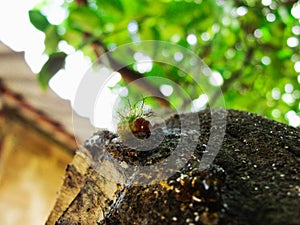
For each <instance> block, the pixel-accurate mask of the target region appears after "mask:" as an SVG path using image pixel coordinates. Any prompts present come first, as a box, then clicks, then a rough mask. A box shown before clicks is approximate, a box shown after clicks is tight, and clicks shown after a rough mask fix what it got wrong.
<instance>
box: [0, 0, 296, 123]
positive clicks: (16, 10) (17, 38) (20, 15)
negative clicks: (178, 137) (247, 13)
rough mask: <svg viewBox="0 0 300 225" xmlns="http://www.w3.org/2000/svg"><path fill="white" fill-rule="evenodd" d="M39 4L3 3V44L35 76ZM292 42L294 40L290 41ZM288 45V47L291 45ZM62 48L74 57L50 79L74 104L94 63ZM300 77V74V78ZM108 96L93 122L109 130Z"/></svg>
mask: <svg viewBox="0 0 300 225" xmlns="http://www.w3.org/2000/svg"><path fill="white" fill-rule="evenodd" d="M62 1H63V0H53V1H51V4H52V5H51V6H49V7H48V8H47V12H48V13H47V14H48V15H49V17H48V19H49V20H50V22H51V23H60V22H61V20H62V19H63V18H64V16H65V12H64V11H63V10H61V9H60V10H59V5H60V3H61V2H62ZM38 2H39V0H9V1H7V0H5V1H4V0H0V41H2V42H4V43H5V44H6V45H8V46H9V47H10V48H12V49H13V50H15V51H24V52H25V59H26V61H27V63H28V64H29V66H30V67H31V69H32V70H33V72H35V73H37V72H38V71H39V70H40V69H41V67H42V65H43V64H44V62H46V60H47V56H45V55H43V51H44V44H43V42H44V34H43V33H42V32H40V31H38V30H36V29H35V28H34V27H33V25H31V23H30V21H29V17H28V10H30V9H32V8H33V7H34V6H35V5H36V4H37V3H38ZM270 2H272V1H271V0H262V3H263V4H264V5H268V4H269V3H270ZM291 13H292V15H293V16H294V17H295V18H297V19H300V16H299V15H300V4H298V5H297V7H294V8H293V10H292V12H291ZM296 28H297V27H296ZM296 28H295V29H296ZM298 28H299V26H298ZM191 38H193V37H192V36H188V37H187V40H189V39H191ZM190 41H191V40H190ZM292 41H293V40H292V39H291V40H290V42H292ZM288 42H289V40H288ZM287 44H288V45H289V43H287ZM298 44H299V43H298ZM60 47H61V48H62V49H63V50H64V51H66V52H67V53H73V54H72V55H71V56H69V57H68V58H67V63H66V70H63V71H60V72H59V73H58V74H57V75H56V76H55V77H54V78H53V79H52V80H51V82H50V87H51V88H52V89H53V90H54V91H55V92H56V93H57V94H58V95H59V96H60V97H61V98H64V99H69V100H70V101H71V102H72V104H74V96H75V95H76V92H77V87H78V85H79V84H80V81H81V79H82V77H83V75H84V74H85V72H86V71H87V69H88V68H89V67H90V65H91V62H90V61H89V60H88V59H86V58H85V57H84V56H83V55H82V54H81V53H80V52H75V51H74V49H72V48H70V47H68V46H67V45H65V44H64V43H62V44H61V45H60ZM299 63H300V62H298V64H299ZM299 66H300V64H299V65H298V66H297V63H296V64H295V70H296V71H298V70H299V71H300V69H299V68H300V67H299ZM299 77H300V75H299V76H298V79H299ZM299 82H300V80H299ZM105 93H106V94H107V98H106V99H107V101H106V102H101V110H100V108H96V109H95V113H96V114H97V115H98V116H97V118H101V121H93V123H94V124H96V126H97V127H106V128H110V127H111V124H112V118H111V115H112V106H113V104H114V102H115V100H116V95H112V94H111V93H110V92H109V90H108V89H107V90H105ZM200 97H201V96H200ZM282 97H284V96H282ZM283 100H284V99H283ZM195 101H196V100H195ZM299 107H300V103H299ZM104 109H105V110H106V111H105V110H104ZM81 115H84V113H81ZM100 115H101V116H100ZM84 116H86V115H84ZM286 116H287V118H288V119H289V122H290V125H292V126H299V125H300V117H299V116H298V115H297V114H296V113H295V112H294V111H290V112H288V113H287V114H286Z"/></svg>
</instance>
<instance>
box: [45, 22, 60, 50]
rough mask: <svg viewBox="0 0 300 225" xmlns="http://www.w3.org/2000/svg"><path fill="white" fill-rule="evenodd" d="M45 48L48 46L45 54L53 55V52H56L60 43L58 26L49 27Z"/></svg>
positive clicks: (46, 32) (46, 33) (46, 31)
mask: <svg viewBox="0 0 300 225" xmlns="http://www.w3.org/2000/svg"><path fill="white" fill-rule="evenodd" d="M45 35H46V38H45V41H44V43H45V46H46V50H45V52H46V53H47V54H52V53H53V52H56V50H57V46H58V42H59V41H60V37H59V35H58V33H57V28H56V26H53V25H51V26H49V27H48V28H47V29H46V30H45Z"/></svg>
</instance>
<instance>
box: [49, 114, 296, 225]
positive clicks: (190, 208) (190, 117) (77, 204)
mask: <svg viewBox="0 0 300 225" xmlns="http://www.w3.org/2000/svg"><path fill="white" fill-rule="evenodd" d="M195 115H196V116H197V118H199V121H200V125H199V126H198V129H196V130H195V129H194V128H192V129H189V126H190V127H194V124H195V120H194V119H195ZM212 118H214V120H213V119H212ZM183 120H184V121H188V123H187V124H186V123H185V122H183ZM224 120H225V121H226V129H225V126H224V125H225V124H224ZM184 124H185V125H184ZM165 125H166V127H160V126H153V131H152V134H151V136H152V137H153V138H154V139H153V140H154V142H155V140H158V139H159V138H161V137H162V136H163V139H162V141H161V142H158V144H157V146H155V147H154V148H151V149H150V150H149V148H147V147H149V146H147V145H148V144H149V143H150V144H151V143H153V142H149V143H148V144H147V143H146V140H138V141H137V143H138V145H137V146H136V148H133V147H132V145H131V144H135V143H134V142H128V143H126V141H125V142H124V141H123V142H121V141H120V140H119V139H118V138H116V135H114V134H112V133H109V132H108V131H99V132H97V133H95V134H94V135H93V136H92V137H91V138H90V139H88V140H87V141H86V143H85V148H83V149H82V150H81V151H80V152H79V153H78V154H77V155H76V156H75V158H74V161H73V163H72V164H71V165H69V167H68V168H67V171H66V176H65V181H64V185H63V187H62V188H61V193H60V195H59V197H58V200H57V203H56V205H55V207H54V209H53V211H52V213H51V215H50V217H49V220H48V222H47V225H53V224H60V225H62V224H69V225H71V224H72V225H73V224H74V225H75V224H106V225H109V224H116V225H117V224H118V225H119V224H124V225H129V224H139V225H140V224H148V225H156V224H162V225H165V224H168V225H169V224H203V225H214V224H220V225H223V224H224V225H225V224H226V225H229V224H230V225H259V224H261V225H266V224H269V225H275V224H276V225H277V224H278V225H279V224H285V225H299V224H300V222H299V221H300V185H299V184H300V176H299V174H300V173H299V172H300V165H299V164H300V163H299V162H300V131H299V129H297V128H293V127H290V126H287V125H285V124H281V123H278V122H275V121H271V120H269V119H265V118H262V117H260V116H257V115H253V114H250V113H246V112H239V111H234V110H229V111H225V110H216V111H213V113H210V112H208V111H205V112H200V113H199V114H186V115H181V116H178V115H175V116H173V117H171V118H170V119H168V120H167V121H166V124H165ZM186 125H187V127H185V126H186ZM222 129H224V131H225V133H224V134H225V136H224V137H223V136H222V132H220V131H222ZM162 134H163V135H162ZM195 140H196V141H197V143H196V145H195V148H193V149H190V147H191V146H192V145H193V141H195ZM218 143H222V144H221V145H220V149H218ZM128 145H129V146H131V147H128ZM178 146H180V149H178V148H177V147H178ZM142 147H145V149H147V151H145V150H143V149H141V148H142ZM208 156H209V157H213V158H214V160H213V163H209V161H205V162H204V163H203V161H201V159H203V158H205V157H208ZM172 157H174V158H172ZM209 157H208V159H209ZM167 158H172V160H170V161H168V162H167V160H166V159H167ZM207 162H208V163H207ZM205 163H207V165H205Z"/></svg>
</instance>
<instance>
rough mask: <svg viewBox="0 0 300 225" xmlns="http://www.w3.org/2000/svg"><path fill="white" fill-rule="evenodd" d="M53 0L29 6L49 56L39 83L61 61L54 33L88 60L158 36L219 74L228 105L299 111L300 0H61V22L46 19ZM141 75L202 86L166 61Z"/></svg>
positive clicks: (287, 117)
mask: <svg viewBox="0 0 300 225" xmlns="http://www.w3.org/2000/svg"><path fill="white" fill-rule="evenodd" d="M52 3H53V1H44V2H43V3H41V4H39V5H38V6H37V7H36V8H35V9H33V10H32V11H30V13H29V16H30V20H31V22H32V24H33V25H34V26H35V27H36V28H37V29H39V30H41V31H43V32H44V33H45V36H46V38H45V46H46V48H45V52H46V53H47V54H48V55H49V61H48V62H47V63H46V64H45V66H44V67H43V68H42V70H41V72H40V74H39V81H40V83H41V84H42V85H43V86H45V84H47V82H48V81H49V80H50V79H51V77H52V76H53V75H54V74H55V73H56V72H57V71H58V69H59V68H61V67H63V66H64V60H65V58H66V55H65V53H62V52H61V51H62V49H60V48H59V43H60V42H61V41H65V42H67V43H68V44H69V45H71V46H73V47H74V48H75V49H76V50H80V51H82V52H84V53H85V55H87V56H89V57H90V58H91V59H92V60H95V59H96V58H97V56H99V54H101V53H103V52H104V51H107V50H109V49H111V48H113V47H115V46H119V45H121V44H125V43H130V42H133V41H138V40H163V41H168V42H172V43H176V44H179V45H181V46H183V47H185V48H188V49H191V50H192V51H193V52H195V53H196V54H197V55H199V57H200V58H202V59H203V60H204V62H205V63H206V64H207V65H208V66H209V67H210V68H211V69H212V71H213V74H214V76H215V77H216V78H218V80H219V81H220V83H218V84H215V85H220V86H221V89H222V92H223V95H224V98H225V101H226V106H227V107H228V108H235V109H241V110H247V111H251V112H255V113H259V114H261V115H265V116H268V117H270V118H272V119H275V120H278V121H282V122H288V121H289V122H290V123H292V118H294V119H295V118H298V120H299V119H300V118H299V108H300V104H299V98H300V90H299V82H300V55H299V53H300V51H299V46H300V45H299V35H300V22H299V21H300V13H299V11H300V1H295V0H294V1H293V0H278V1H274V0H262V1H256V0H226V1H224V0H217V1H215V0H194V1H192V0H157V1H149V0H136V1H132V0H73V1H72V0H65V1H64V2H62V3H61V5H60V7H61V9H63V10H64V11H65V12H66V17H65V19H64V20H63V21H62V22H61V23H60V24H51V23H50V22H49V20H48V19H47V17H49V15H47V10H45V8H46V7H47V6H48V5H49V4H52ZM51 62H52V63H51ZM53 62H55V65H52V64H53ZM49 65H51V66H49ZM129 70H130V71H133V73H138V72H139V71H137V70H136V68H134V67H130V68H129ZM142 75H143V76H153V75H159V76H162V77H165V78H168V79H171V80H172V81H174V82H176V83H177V84H179V85H180V86H181V87H183V88H184V89H185V90H186V91H187V92H188V93H189V95H190V97H191V98H192V99H198V98H199V96H201V95H202V94H203V93H202V91H201V89H199V88H198V89H197V88H196V89H195V87H193V85H192V84H193V82H194V81H193V80H192V79H191V78H190V77H189V76H185V75H183V74H182V71H180V70H178V69H176V68H173V67H170V66H167V65H160V64H154V65H153V67H152V69H151V70H150V71H146V72H145V71H144V72H143V73H142ZM122 84H123V85H124V81H121V85H122ZM219 94H220V93H215V95H214V96H213V97H214V100H213V101H215V102H217V99H218V98H220V95H219ZM178 99H180V98H178V96H173V101H174V102H176V101H177V103H175V104H182V102H180V100H178ZM297 115H298V117H297ZM294 122H295V120H294ZM296 125H297V124H296Z"/></svg>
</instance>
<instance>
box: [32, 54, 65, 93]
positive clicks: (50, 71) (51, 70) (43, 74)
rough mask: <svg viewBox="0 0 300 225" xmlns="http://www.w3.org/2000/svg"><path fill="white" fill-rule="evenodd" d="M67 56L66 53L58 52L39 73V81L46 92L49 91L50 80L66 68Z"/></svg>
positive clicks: (50, 57) (51, 56)
mask: <svg viewBox="0 0 300 225" xmlns="http://www.w3.org/2000/svg"><path fill="white" fill-rule="evenodd" d="M66 56H67V55H66V53H64V52H56V53H53V54H52V55H50V56H49V59H48V61H47V62H46V63H45V64H44V66H43V67H42V69H41V71H40V72H39V73H38V81H39V83H40V85H41V87H42V88H43V89H44V90H46V89H47V87H48V83H49V80H50V79H51V78H52V77H53V76H54V75H55V74H56V73H57V72H58V71H59V70H60V69H62V68H63V67H64V66H65V59H66Z"/></svg>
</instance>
